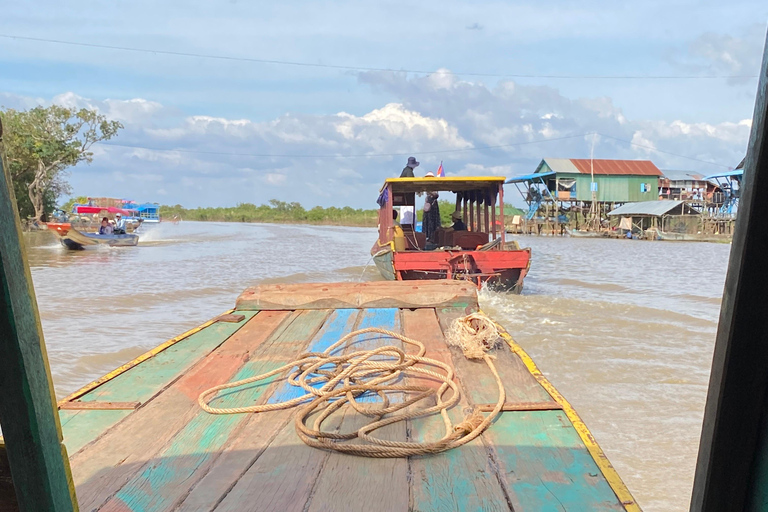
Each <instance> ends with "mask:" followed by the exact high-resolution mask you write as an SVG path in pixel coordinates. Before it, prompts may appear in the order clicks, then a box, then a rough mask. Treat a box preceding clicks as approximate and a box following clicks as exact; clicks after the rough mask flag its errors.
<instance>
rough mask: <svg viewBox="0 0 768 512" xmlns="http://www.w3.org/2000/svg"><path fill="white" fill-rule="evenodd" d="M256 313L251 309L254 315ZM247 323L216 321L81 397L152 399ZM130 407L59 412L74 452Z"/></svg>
mask: <svg viewBox="0 0 768 512" xmlns="http://www.w3.org/2000/svg"><path fill="white" fill-rule="evenodd" d="M254 314H255V312H248V313H247V316H248V317H249V318H250V317H251V316H253V315H254ZM243 325H244V324H242V323H239V324H232V323H214V324H212V325H209V326H208V327H206V328H205V329H203V330H201V331H198V332H196V333H195V334H193V335H191V336H189V337H188V338H186V339H184V340H181V341H179V342H178V343H176V344H174V345H172V346H170V347H168V348H167V349H165V350H163V351H162V352H160V353H158V354H156V355H155V356H153V357H151V358H149V359H147V360H146V361H144V362H142V363H141V364H140V365H138V366H134V367H132V368H130V369H128V370H127V371H125V372H124V373H121V374H119V375H117V376H115V377H114V378H113V379H111V380H109V381H107V382H105V383H103V384H102V385H100V386H99V387H97V388H95V389H94V390H92V391H91V392H89V393H88V394H86V395H84V396H82V397H81V398H80V401H81V402H91V401H95V402H101V401H110V402H130V401H138V402H142V403H146V402H148V401H149V400H150V399H151V398H153V397H154V396H156V395H157V394H158V393H160V392H162V391H163V390H164V389H165V388H166V387H167V386H168V385H169V384H171V383H172V382H174V381H175V380H177V379H178V378H179V377H181V376H182V375H184V373H185V372H186V371H187V370H188V369H189V368H191V367H192V366H193V365H194V364H196V363H197V362H199V361H200V360H201V359H203V358H204V357H206V356H207V355H208V354H210V353H211V352H212V351H213V350H215V349H216V348H217V347H218V346H219V345H221V344H222V343H224V342H225V341H226V340H227V339H228V338H229V337H230V336H231V335H232V334H233V333H235V332H236V331H237V330H238V329H240V328H241V327H242V326H243ZM131 412H132V411H130V410H63V411H60V412H59V414H60V416H61V419H62V426H63V428H64V439H65V440H66V444H67V447H68V448H69V451H70V453H72V454H74V453H76V452H77V451H78V450H80V449H81V448H82V447H83V446H85V445H86V444H88V443H90V442H91V441H93V440H94V439H95V438H96V437H97V436H99V435H100V434H102V433H103V432H104V431H106V430H107V429H108V428H110V427H112V426H114V425H116V424H117V423H119V422H120V421H122V420H123V419H124V418H126V417H127V416H128V415H129V414H131Z"/></svg>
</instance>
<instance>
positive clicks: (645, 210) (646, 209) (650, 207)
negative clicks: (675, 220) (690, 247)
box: [608, 200, 691, 217]
mask: <svg viewBox="0 0 768 512" xmlns="http://www.w3.org/2000/svg"><path fill="white" fill-rule="evenodd" d="M684 203H685V201H669V200H662V201H640V202H638V203H627V204H623V205H621V206H619V207H618V208H616V209H615V210H613V211H611V212H609V213H608V215H609V216H614V215H623V216H625V217H629V216H632V215H648V216H651V217H660V216H662V215H665V214H667V213H669V212H671V211H672V210H674V209H675V208H677V207H678V206H680V205H681V204H684ZM683 208H684V209H685V207H683ZM688 209H689V210H690V209H691V208H690V207H689V208H688Z"/></svg>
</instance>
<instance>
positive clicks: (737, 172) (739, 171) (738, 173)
mask: <svg viewBox="0 0 768 512" xmlns="http://www.w3.org/2000/svg"><path fill="white" fill-rule="evenodd" d="M743 174H744V169H734V170H733V171H728V172H721V173H718V174H712V175H710V176H707V177H706V178H704V179H705V180H714V179H717V178H730V177H732V176H742V175H743Z"/></svg>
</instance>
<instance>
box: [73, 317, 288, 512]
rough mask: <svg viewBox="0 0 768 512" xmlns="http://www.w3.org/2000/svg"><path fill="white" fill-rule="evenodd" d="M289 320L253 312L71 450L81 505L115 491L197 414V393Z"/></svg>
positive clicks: (90, 505) (228, 375)
mask: <svg viewBox="0 0 768 512" xmlns="http://www.w3.org/2000/svg"><path fill="white" fill-rule="evenodd" d="M291 320H292V315H291V313H289V312H287V311H266V312H262V313H259V314H258V315H256V316H254V317H253V318H251V319H250V320H249V321H248V322H246V323H245V325H243V327H242V328H241V329H239V330H238V331H237V332H236V333H235V334H233V335H232V336H230V337H229V338H228V339H227V341H226V342H224V343H223V344H222V345H221V346H220V347H218V348H217V349H216V350H214V351H213V352H212V353H211V354H209V355H208V356H207V357H205V358H204V359H203V360H202V361H201V362H200V363H199V364H196V365H195V366H194V367H193V368H191V369H190V370H189V371H187V372H185V373H184V375H182V377H181V378H179V379H178V380H177V381H175V382H174V383H173V384H171V385H170V386H169V387H168V388H167V389H166V390H164V391H163V392H162V393H160V394H159V395H158V396H157V397H155V398H153V399H152V400H151V401H149V402H148V403H147V404H146V405H144V406H142V407H141V408H140V409H138V410H137V411H135V413H133V414H131V415H130V416H129V417H128V418H126V420H125V421H123V422H121V423H120V424H118V425H116V426H115V427H114V428H113V429H111V430H110V431H109V433H107V434H106V435H104V436H101V437H100V438H99V439H97V440H96V441H94V442H93V443H91V444H89V445H88V446H86V447H85V448H84V449H83V450H81V451H80V452H78V453H77V454H75V455H74V456H73V457H72V459H71V464H72V473H73V475H74V479H75V484H76V486H77V495H78V499H79V502H80V507H81V508H83V509H84V510H93V509H95V508H98V507H99V506H101V505H102V504H103V503H104V502H106V501H107V500H108V499H109V498H110V497H111V496H112V495H114V493H115V492H117V491H118V490H119V489H120V488H121V487H123V486H124V485H125V484H126V483H127V482H128V480H130V479H131V478H132V477H134V476H135V475H136V473H137V472H138V471H140V470H141V469H142V467H143V466H144V464H145V463H146V461H147V460H148V458H150V457H153V456H155V455H156V454H157V453H158V452H160V451H161V450H162V449H163V448H164V447H165V446H166V445H167V443H168V441H169V440H170V439H171V438H172V437H173V436H174V435H175V434H176V433H178V432H179V431H180V430H181V429H182V428H184V427H185V426H186V425H187V423H188V422H189V421H190V420H191V419H192V418H194V417H195V416H196V415H197V414H199V412H200V409H199V406H198V403H197V398H198V396H199V395H200V393H202V392H203V391H205V390H206V389H208V388H210V387H211V386H212V385H213V384H216V383H221V382H227V381H229V380H231V379H232V377H233V375H234V374H235V373H236V372H237V371H238V370H240V368H242V366H243V364H245V362H246V359H247V356H246V354H250V353H253V352H254V351H257V350H258V349H259V347H260V346H261V345H262V344H263V343H264V342H265V341H266V340H267V339H269V337H270V336H278V335H279V334H280V333H281V332H282V331H283V330H284V329H285V326H286V324H288V323H290V321H291ZM137 440H141V442H137Z"/></svg>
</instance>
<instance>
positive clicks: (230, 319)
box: [216, 313, 245, 324]
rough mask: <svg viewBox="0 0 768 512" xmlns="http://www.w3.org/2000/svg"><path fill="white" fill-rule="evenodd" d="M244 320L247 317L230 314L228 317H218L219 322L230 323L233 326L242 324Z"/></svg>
mask: <svg viewBox="0 0 768 512" xmlns="http://www.w3.org/2000/svg"><path fill="white" fill-rule="evenodd" d="M243 320H245V315H235V314H232V313H228V314H226V315H220V316H218V317H216V321H217V322H230V323H233V324H236V323H239V322H242V321H243Z"/></svg>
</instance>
